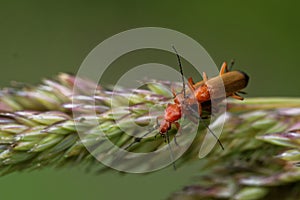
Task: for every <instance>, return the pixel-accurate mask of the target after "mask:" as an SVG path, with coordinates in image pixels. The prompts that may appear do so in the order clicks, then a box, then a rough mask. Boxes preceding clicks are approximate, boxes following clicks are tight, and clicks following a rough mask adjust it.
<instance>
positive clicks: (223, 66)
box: [219, 62, 228, 76]
mask: <svg viewBox="0 0 300 200" xmlns="http://www.w3.org/2000/svg"><path fill="white" fill-rule="evenodd" d="M226 72H228V68H227V63H226V62H223V64H222V67H221V70H220V74H219V75H220V76H221V75H222V74H225V73H226Z"/></svg>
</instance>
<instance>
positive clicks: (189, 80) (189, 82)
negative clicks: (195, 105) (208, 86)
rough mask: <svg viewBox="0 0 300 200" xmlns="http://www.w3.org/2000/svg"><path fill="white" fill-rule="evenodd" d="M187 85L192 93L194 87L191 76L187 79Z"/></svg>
mask: <svg viewBox="0 0 300 200" xmlns="http://www.w3.org/2000/svg"><path fill="white" fill-rule="evenodd" d="M188 86H189V88H190V90H191V91H192V92H193V93H194V91H195V88H194V81H193V78H192V77H190V78H189V79H188Z"/></svg>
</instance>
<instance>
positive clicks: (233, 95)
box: [231, 93, 244, 100]
mask: <svg viewBox="0 0 300 200" xmlns="http://www.w3.org/2000/svg"><path fill="white" fill-rule="evenodd" d="M231 97H232V98H235V99H237V100H244V97H241V96H240V95H238V94H237V93H233V94H232V95H231Z"/></svg>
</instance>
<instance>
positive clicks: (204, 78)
mask: <svg viewBox="0 0 300 200" xmlns="http://www.w3.org/2000/svg"><path fill="white" fill-rule="evenodd" d="M207 80H208V78H207V75H206V73H205V72H203V81H204V83H206V82H207Z"/></svg>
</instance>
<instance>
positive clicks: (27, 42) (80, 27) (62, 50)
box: [0, 0, 300, 200]
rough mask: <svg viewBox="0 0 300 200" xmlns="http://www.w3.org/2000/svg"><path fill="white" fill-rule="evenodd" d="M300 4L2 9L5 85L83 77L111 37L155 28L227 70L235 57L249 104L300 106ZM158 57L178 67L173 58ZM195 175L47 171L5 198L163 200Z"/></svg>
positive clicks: (0, 80)
mask: <svg viewBox="0 0 300 200" xmlns="http://www.w3.org/2000/svg"><path fill="white" fill-rule="evenodd" d="M299 5H300V4H299V1H298V2H297V1H296V0H295V1H278V0H277V1H251V3H250V1H247V2H246V1H209V2H208V1H185V2H184V1H182V2H181V3H179V2H175V1H121V0H119V1H113V0H111V1H105V2H104V1H102V2H101V1H98V2H97V1H69V2H58V1H57V3H54V2H52V1H48V2H46V1H44V2H43V3H41V2H39V1H26V2H25V1H24V2H21V1H15V2H13V1H2V0H1V1H0V25H1V29H0V30H1V31H0V67H1V74H0V86H1V87H5V86H7V85H9V84H10V81H12V80H16V81H20V82H26V83H38V82H39V81H40V80H41V78H43V77H52V76H54V75H56V74H57V73H58V72H71V73H76V71H77V70H78V68H79V66H80V64H81V62H82V61H83V59H84V58H85V57H86V55H87V54H88V53H89V52H90V51H91V50H92V49H93V48H94V47H95V46H96V45H97V44H99V43H100V42H101V41H103V40H105V39H106V38H108V37H110V36H112V35H114V34H116V33H119V32H121V31H124V30H127V29H130V28H136V27H143V26H156V27H165V28H170V29H174V30H177V31H180V32H182V33H185V34H187V35H189V36H190V37H192V38H194V39H195V40H197V41H198V42H199V43H200V44H202V45H203V46H204V48H205V49H206V50H207V51H208V53H209V54H210V55H211V56H212V58H213V59H214V60H215V62H216V64H218V65H219V64H220V63H221V62H222V61H224V60H227V61H229V60H230V59H232V58H235V60H236V65H235V68H237V69H242V70H243V71H246V72H247V73H248V74H249V75H250V77H251V80H250V85H249V87H248V88H247V89H246V91H247V92H248V93H249V95H248V96H293V97H299V96H300V90H299V89H300V84H299V74H300V67H299V63H298V62H299V57H298V56H299V49H300V41H299V40H300V39H299V35H300V14H299V8H300V7H299ZM144 56H145V55H144ZM145 57H147V56H145ZM155 58H156V59H158V61H159V59H161V60H162V62H165V61H166V60H169V59H173V61H172V63H175V64H176V60H175V59H174V57H168V56H166V57H165V56H164V55H163V54H162V56H161V57H157V54H156V55H155ZM125 61H126V62H125ZM125 61H123V63H127V65H128V63H129V64H132V63H135V60H134V59H132V60H125ZM127 61H128V62H127ZM187 73H188V72H187ZM108 76H109V74H108ZM297 80H298V81H297ZM200 162H201V161H200ZM196 170H197V163H193V164H191V165H187V166H185V167H183V168H180V169H179V170H177V171H173V170H172V168H171V167H169V168H167V169H164V170H162V171H159V172H156V173H152V174H148V175H146V176H141V175H125V176H121V175H119V174H118V173H117V172H110V173H107V174H103V175H95V174H93V173H86V172H85V171H84V170H83V169H77V168H76V167H74V168H72V169H44V170H41V171H34V172H26V173H14V174H10V175H7V176H4V177H1V178H0V195H1V199H2V198H3V199H4V198H5V199H24V200H25V199H32V200H35V199H45V200H48V199H73V200H77V199H78V200H79V199H84V198H87V199H117V198H120V199H141V198H143V199H164V198H166V197H167V196H168V194H170V193H171V192H172V191H176V190H178V189H179V188H181V187H182V186H183V185H186V184H187V183H189V182H191V181H192V180H191V177H192V175H193V174H194V173H195V171H196Z"/></svg>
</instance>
